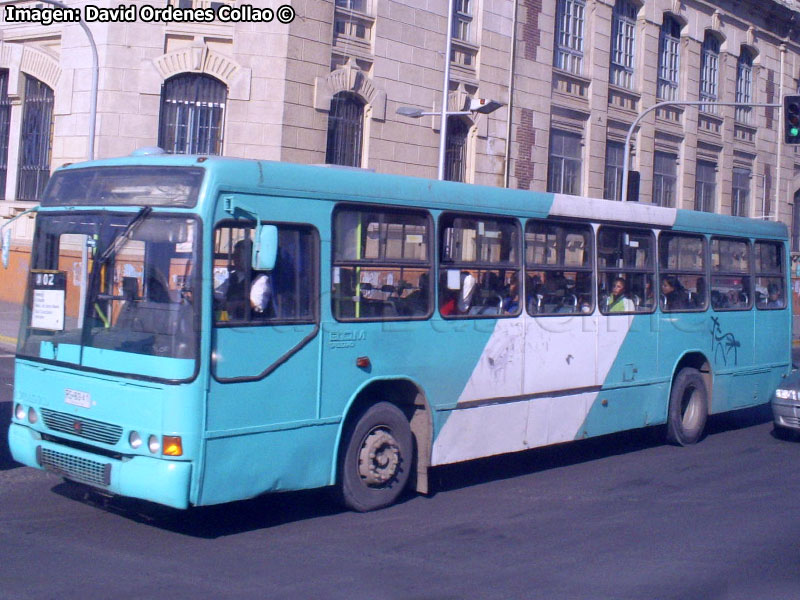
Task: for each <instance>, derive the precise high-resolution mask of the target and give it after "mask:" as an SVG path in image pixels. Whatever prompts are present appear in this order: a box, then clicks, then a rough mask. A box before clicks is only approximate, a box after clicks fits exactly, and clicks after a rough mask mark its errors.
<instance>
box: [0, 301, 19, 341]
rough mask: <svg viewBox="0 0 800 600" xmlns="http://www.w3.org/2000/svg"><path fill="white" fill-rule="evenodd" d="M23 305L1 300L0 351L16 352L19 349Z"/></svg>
mask: <svg viewBox="0 0 800 600" xmlns="http://www.w3.org/2000/svg"><path fill="white" fill-rule="evenodd" d="M21 317H22V305H21V304H14V303H13V302H3V301H2V300H0V351H2V352H14V350H15V349H16V347H17V335H18V334H19V320H20V318H21Z"/></svg>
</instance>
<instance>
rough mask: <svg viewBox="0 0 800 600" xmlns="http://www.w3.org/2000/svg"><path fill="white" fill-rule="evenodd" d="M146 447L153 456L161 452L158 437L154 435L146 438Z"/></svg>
mask: <svg viewBox="0 0 800 600" xmlns="http://www.w3.org/2000/svg"><path fill="white" fill-rule="evenodd" d="M147 447H148V449H149V450H150V452H152V453H153V454H157V453H158V451H159V450H161V442H159V441H158V437H157V436H155V435H151V436H150V437H149V438H147Z"/></svg>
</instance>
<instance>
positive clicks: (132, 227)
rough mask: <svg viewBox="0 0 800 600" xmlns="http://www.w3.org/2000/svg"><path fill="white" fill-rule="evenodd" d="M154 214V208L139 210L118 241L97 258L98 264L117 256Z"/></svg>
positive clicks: (117, 238)
mask: <svg viewBox="0 0 800 600" xmlns="http://www.w3.org/2000/svg"><path fill="white" fill-rule="evenodd" d="M151 212H153V207H152V206H143V207H142V208H141V209H139V212H138V213H136V216H135V217H133V219H131V221H130V223H128V224H127V225H126V226H125V230H124V231H123V232H122V233H120V234H119V235H118V236H117V237H116V239H115V240H114V241H113V242H112V243H111V244H109V245H108V247H107V248H106V249H105V250H103V252H102V253H101V254H100V256H98V257H97V264H98V265H103V264H105V263H106V262H108V259H109V258H111V256H112V255H113V254H116V253H117V251H118V250H119V249H120V248H122V246H123V245H124V244H125V243H126V242H127V241H128V240H129V239H131V236H132V235H133V233H134V232H135V231H136V230H137V229H138V228H139V225H141V224H142V222H143V221H144V220H145V219H146V218H147V216H148V215H149V214H150V213H151Z"/></svg>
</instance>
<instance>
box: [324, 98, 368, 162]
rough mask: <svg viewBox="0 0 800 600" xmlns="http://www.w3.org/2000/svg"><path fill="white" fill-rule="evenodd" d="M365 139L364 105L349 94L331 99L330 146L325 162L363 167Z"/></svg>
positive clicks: (328, 146)
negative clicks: (362, 154) (362, 150)
mask: <svg viewBox="0 0 800 600" xmlns="http://www.w3.org/2000/svg"><path fill="white" fill-rule="evenodd" d="M363 138H364V104H363V103H362V102H361V101H360V100H359V99H358V98H357V97H356V96H355V95H354V94H351V93H349V92H339V93H338V94H336V95H335V96H334V97H333V98H332V99H331V109H330V112H329V113H328V145H327V149H326V153H325V162H326V163H327V164H329V165H343V166H346V167H360V166H361V149H362V146H363Z"/></svg>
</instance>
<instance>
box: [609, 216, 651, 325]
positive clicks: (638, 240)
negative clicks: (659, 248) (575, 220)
mask: <svg viewBox="0 0 800 600" xmlns="http://www.w3.org/2000/svg"><path fill="white" fill-rule="evenodd" d="M597 267H598V273H597V286H598V290H597V293H598V307H599V308H600V312H601V313H603V314H606V315H617V314H626V313H627V314H630V313H633V312H653V311H654V310H655V305H656V301H655V294H654V292H653V280H654V279H655V244H654V238H653V234H652V232H650V231H647V230H641V229H627V228H620V227H610V226H603V227H601V228H600V229H599V231H598V233H597Z"/></svg>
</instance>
